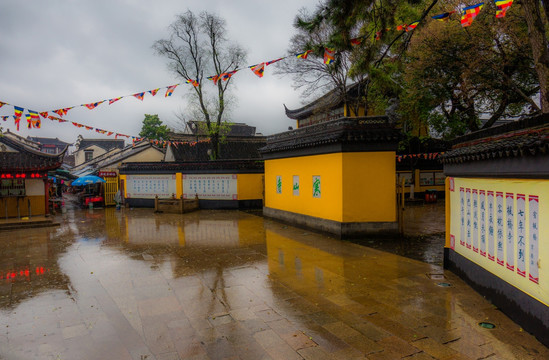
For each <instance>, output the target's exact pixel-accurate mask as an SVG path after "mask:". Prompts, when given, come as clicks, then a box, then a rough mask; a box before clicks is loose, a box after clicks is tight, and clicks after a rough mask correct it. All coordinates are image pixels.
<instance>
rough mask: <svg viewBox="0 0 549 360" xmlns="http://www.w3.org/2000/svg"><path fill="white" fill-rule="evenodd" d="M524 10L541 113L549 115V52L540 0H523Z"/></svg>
mask: <svg viewBox="0 0 549 360" xmlns="http://www.w3.org/2000/svg"><path fill="white" fill-rule="evenodd" d="M522 8H523V9H524V16H525V17H526V23H527V24H528V35H529V38H530V45H531V46H532V54H533V57H534V66H535V68H536V73H537V74H538V80H539V87H540V103H541V111H542V112H543V113H549V51H548V50H547V37H546V36H545V26H544V23H543V20H542V17H541V11H540V6H539V0H523V1H522Z"/></svg>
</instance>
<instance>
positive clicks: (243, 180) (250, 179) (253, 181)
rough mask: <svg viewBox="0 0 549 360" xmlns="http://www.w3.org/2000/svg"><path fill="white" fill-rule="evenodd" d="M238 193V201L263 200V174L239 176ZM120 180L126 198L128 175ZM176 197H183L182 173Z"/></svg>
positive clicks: (178, 178) (176, 184) (176, 187)
mask: <svg viewBox="0 0 549 360" xmlns="http://www.w3.org/2000/svg"><path fill="white" fill-rule="evenodd" d="M237 176H238V180H237V191H238V200H257V199H263V176H264V175H263V174H238V175H237ZM120 180H124V183H125V184H126V185H125V188H124V192H125V193H124V197H126V192H127V188H128V185H127V175H120ZM175 191H176V194H175V195H176V197H177V198H179V197H181V195H183V176H182V174H181V173H176V174H175Z"/></svg>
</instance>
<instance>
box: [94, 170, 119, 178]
mask: <svg viewBox="0 0 549 360" xmlns="http://www.w3.org/2000/svg"><path fill="white" fill-rule="evenodd" d="M97 176H99V177H117V176H118V174H117V173H116V171H100V172H99V174H97Z"/></svg>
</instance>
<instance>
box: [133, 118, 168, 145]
mask: <svg viewBox="0 0 549 360" xmlns="http://www.w3.org/2000/svg"><path fill="white" fill-rule="evenodd" d="M169 131H170V129H169V128H168V127H167V126H166V125H162V121H160V119H159V118H158V115H149V114H145V119H144V120H143V126H142V127H141V132H140V133H139V136H141V137H144V138H147V139H150V140H168V133H169Z"/></svg>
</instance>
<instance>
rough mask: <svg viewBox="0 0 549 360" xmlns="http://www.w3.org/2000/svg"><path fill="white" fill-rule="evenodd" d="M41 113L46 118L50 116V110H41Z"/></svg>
mask: <svg viewBox="0 0 549 360" xmlns="http://www.w3.org/2000/svg"><path fill="white" fill-rule="evenodd" d="M40 115H42V117H43V118H44V119H47V118H48V112H47V111H43V112H41V113H40Z"/></svg>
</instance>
